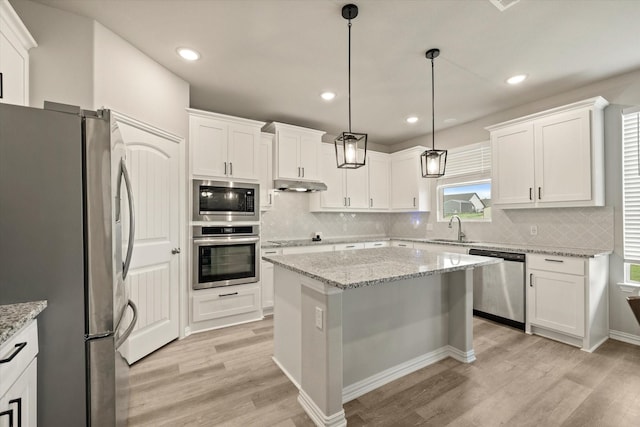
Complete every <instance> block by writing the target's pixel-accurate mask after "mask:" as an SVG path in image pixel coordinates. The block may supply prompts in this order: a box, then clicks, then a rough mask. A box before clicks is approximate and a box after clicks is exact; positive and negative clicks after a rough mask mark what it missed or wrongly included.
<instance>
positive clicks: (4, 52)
mask: <svg viewBox="0 0 640 427" xmlns="http://www.w3.org/2000/svg"><path fill="white" fill-rule="evenodd" d="M36 46H37V43H36V41H35V40H34V39H33V37H32V36H31V34H30V33H29V30H27V27H25V25H24V24H23V22H22V20H21V19H20V17H19V16H18V14H17V13H16V12H15V10H14V9H13V7H11V4H10V3H9V1H8V0H0V102H3V103H6V104H16V105H25V106H28V105H29V50H30V49H31V48H34V47H36Z"/></svg>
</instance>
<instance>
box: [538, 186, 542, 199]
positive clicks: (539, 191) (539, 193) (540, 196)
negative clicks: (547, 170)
mask: <svg viewBox="0 0 640 427" xmlns="http://www.w3.org/2000/svg"><path fill="white" fill-rule="evenodd" d="M538 200H542V187H538Z"/></svg>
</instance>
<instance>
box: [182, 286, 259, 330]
mask: <svg viewBox="0 0 640 427" xmlns="http://www.w3.org/2000/svg"><path fill="white" fill-rule="evenodd" d="M192 303H193V307H192V321H193V322H207V324H206V327H207V328H208V329H212V328H216V327H223V326H230V325H234V324H237V323H243V322H249V321H251V320H258V319H261V318H262V302H261V298H260V285H259V284H258V283H251V284H247V285H236V286H224V287H220V288H213V289H200V290H197V291H194V293H193V298H192ZM198 329H200V328H198Z"/></svg>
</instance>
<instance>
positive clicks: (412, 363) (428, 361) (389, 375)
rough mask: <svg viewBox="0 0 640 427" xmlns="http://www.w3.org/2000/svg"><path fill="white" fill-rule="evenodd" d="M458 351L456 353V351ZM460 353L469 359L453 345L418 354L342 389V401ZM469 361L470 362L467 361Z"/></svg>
mask: <svg viewBox="0 0 640 427" xmlns="http://www.w3.org/2000/svg"><path fill="white" fill-rule="evenodd" d="M453 350H455V352H457V353H454V351H453ZM467 353H471V357H472V359H471V360H470V361H473V360H475V354H474V353H473V350H471V351H470V352H467ZM460 354H464V355H465V357H466V358H467V359H468V355H467V354H466V353H463V352H461V351H460V350H458V349H454V348H453V347H451V346H444V347H441V348H439V349H437V350H434V351H432V352H429V353H426V354H423V355H422V356H418V357H416V358H413V359H411V360H408V361H406V362H404V363H401V364H399V365H396V366H393V367H391V368H389V369H385V370H384V371H382V372H380V373H377V374H375V375H372V376H370V377H369V378H365V379H363V380H361V381H358V382H357V383H354V384H350V385H348V386H346V387H344V388H343V389H342V403H346V402H349V401H351V400H353V399H357V398H358V397H360V396H362V395H363V394H366V393H369V392H370V391H372V390H375V389H377V388H378V387H381V386H383V385H385V384H387V383H390V382H391V381H394V380H397V379H398V378H401V377H404V376H405V375H408V374H410V373H412V372H415V371H417V370H419V369H422V368H424V367H425V366H429V365H432V364H434V363H436V362H439V361H440V360H442V359H446V358H447V357H453V358H454V359H456V360H460V361H463V360H461V358H460V357H459V355H460ZM466 363H468V362H466Z"/></svg>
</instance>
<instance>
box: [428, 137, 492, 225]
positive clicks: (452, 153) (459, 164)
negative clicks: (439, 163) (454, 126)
mask: <svg viewBox="0 0 640 427" xmlns="http://www.w3.org/2000/svg"><path fill="white" fill-rule="evenodd" d="M437 185H438V192H437V194H438V221H448V220H449V219H450V218H451V216H453V215H458V216H459V217H460V218H462V219H464V220H465V221H490V220H491V146H490V143H489V142H488V141H487V142H481V143H478V144H472V145H466V146H464V147H460V148H455V149H452V150H449V153H448V156H447V168H446V173H445V175H444V176H443V177H442V178H440V179H438V183H437Z"/></svg>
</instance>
